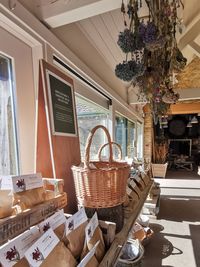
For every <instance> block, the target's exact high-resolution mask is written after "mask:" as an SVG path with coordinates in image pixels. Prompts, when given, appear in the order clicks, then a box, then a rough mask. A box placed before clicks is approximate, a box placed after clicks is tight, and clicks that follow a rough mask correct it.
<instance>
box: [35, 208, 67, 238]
mask: <svg viewBox="0 0 200 267" xmlns="http://www.w3.org/2000/svg"><path fill="white" fill-rule="evenodd" d="M66 221H67V219H66V217H65V214H64V211H63V210H59V211H57V212H55V213H54V214H53V215H52V216H50V217H49V218H47V219H46V220H45V221H43V222H41V223H40V224H38V227H39V229H40V232H41V233H44V232H46V231H47V230H48V229H49V228H52V229H53V230H55V229H56V228H57V227H59V226H60V225H61V224H66Z"/></svg>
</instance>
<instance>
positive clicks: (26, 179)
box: [12, 173, 43, 192]
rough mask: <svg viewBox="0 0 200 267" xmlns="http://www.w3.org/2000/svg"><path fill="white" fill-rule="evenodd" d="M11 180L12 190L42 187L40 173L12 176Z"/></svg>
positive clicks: (18, 190) (19, 190) (20, 190)
mask: <svg viewBox="0 0 200 267" xmlns="http://www.w3.org/2000/svg"><path fill="white" fill-rule="evenodd" d="M12 182H13V191H14V192H22V191H25V190H30V189H34V188H39V187H43V181H42V176H41V174H40V173H33V174H27V175H19V176H12Z"/></svg>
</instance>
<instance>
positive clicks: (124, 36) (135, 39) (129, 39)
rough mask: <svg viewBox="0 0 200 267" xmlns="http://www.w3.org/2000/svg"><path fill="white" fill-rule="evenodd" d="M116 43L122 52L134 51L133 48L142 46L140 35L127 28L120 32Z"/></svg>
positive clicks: (136, 48)
mask: <svg viewBox="0 0 200 267" xmlns="http://www.w3.org/2000/svg"><path fill="white" fill-rule="evenodd" d="M117 44H118V45H119V47H120V48H121V50H122V51H123V52H124V53H129V52H134V51H135V50H141V49H142V48H144V43H143V40H142V37H141V36H140V35H139V34H138V33H137V32H136V31H135V32H134V33H133V32H132V31H131V30H129V29H125V30H124V31H123V32H120V34H119V37H118V41H117Z"/></svg>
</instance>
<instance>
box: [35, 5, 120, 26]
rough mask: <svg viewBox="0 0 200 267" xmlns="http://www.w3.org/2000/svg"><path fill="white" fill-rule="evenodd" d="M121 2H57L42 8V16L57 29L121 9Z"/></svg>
mask: <svg viewBox="0 0 200 267" xmlns="http://www.w3.org/2000/svg"><path fill="white" fill-rule="evenodd" d="M121 3H122V1H121V0H96V1H94V0H76V1H66V2H63V1H56V2H54V3H52V4H49V5H45V6H40V14H41V16H42V20H44V21H45V22H46V23H47V24H48V25H49V26H50V27H52V28H56V27H60V26H62V25H66V24H69V23H72V22H76V21H80V20H83V19H86V18H89V17H93V16H96V15H99V14H103V13H106V12H109V11H112V10H115V9H118V8H120V6H121Z"/></svg>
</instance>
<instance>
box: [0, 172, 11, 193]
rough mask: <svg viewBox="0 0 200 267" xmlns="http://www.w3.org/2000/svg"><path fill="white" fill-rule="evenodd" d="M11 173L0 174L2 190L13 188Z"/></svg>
mask: <svg viewBox="0 0 200 267" xmlns="http://www.w3.org/2000/svg"><path fill="white" fill-rule="evenodd" d="M11 177H12V176H11V175H6V176H4V175H2V176H0V189H2V190H13V184H12V178H11Z"/></svg>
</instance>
